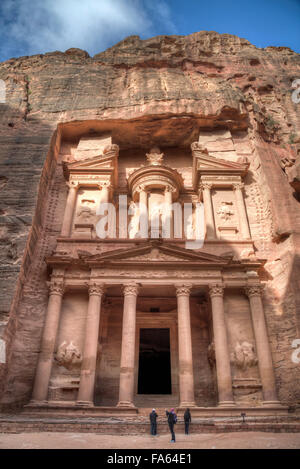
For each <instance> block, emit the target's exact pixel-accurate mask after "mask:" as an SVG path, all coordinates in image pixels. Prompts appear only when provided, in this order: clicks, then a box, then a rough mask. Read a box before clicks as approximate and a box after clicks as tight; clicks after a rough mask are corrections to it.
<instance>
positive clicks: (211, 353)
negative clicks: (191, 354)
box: [207, 342, 216, 367]
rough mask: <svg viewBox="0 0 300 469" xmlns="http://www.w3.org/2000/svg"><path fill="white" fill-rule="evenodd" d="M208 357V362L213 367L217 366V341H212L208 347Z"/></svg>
mask: <svg viewBox="0 0 300 469" xmlns="http://www.w3.org/2000/svg"><path fill="white" fill-rule="evenodd" d="M207 359H208V363H209V365H210V366H211V367H213V366H215V364H216V351H215V343H214V342H211V344H209V346H208V347H207Z"/></svg>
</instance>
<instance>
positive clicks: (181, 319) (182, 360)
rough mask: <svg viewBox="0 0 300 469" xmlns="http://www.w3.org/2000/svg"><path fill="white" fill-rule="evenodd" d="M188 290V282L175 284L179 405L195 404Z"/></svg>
mask: <svg viewBox="0 0 300 469" xmlns="http://www.w3.org/2000/svg"><path fill="white" fill-rule="evenodd" d="M190 291H191V285H190V284H185V285H179V286H176V295H177V309H178V350H179V393H180V407H192V406H195V397H194V371H193V352H192V335H191V319H190Z"/></svg>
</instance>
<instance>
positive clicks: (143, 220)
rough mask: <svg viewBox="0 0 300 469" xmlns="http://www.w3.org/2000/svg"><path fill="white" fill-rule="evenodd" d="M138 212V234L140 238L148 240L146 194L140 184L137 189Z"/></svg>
mask: <svg viewBox="0 0 300 469" xmlns="http://www.w3.org/2000/svg"><path fill="white" fill-rule="evenodd" d="M138 192H139V210H140V220H139V222H140V233H141V237H142V238H148V192H147V191H146V189H145V186H144V185H143V184H141V185H140V186H139V187H138Z"/></svg>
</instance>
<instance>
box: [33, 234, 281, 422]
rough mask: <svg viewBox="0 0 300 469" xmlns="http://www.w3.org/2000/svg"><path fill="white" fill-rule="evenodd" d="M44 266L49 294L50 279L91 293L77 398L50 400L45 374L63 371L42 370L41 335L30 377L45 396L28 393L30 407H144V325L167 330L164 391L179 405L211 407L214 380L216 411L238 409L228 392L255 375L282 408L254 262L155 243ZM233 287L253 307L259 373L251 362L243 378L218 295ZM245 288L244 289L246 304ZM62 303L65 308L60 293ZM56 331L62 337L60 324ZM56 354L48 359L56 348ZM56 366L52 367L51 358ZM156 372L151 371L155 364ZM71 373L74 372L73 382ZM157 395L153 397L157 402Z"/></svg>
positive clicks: (48, 331)
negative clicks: (237, 369)
mask: <svg viewBox="0 0 300 469" xmlns="http://www.w3.org/2000/svg"><path fill="white" fill-rule="evenodd" d="M48 264H49V266H51V267H52V268H53V273H52V279H51V283H50V288H51V291H54V288H52V287H51V285H53V284H54V282H55V285H57V284H58V283H59V282H61V283H62V284H63V285H64V292H65V294H66V295H68V294H69V296H70V298H72V294H73V293H72V292H78V291H82V292H83V291H85V292H87V291H88V293H89V297H88V298H89V299H88V305H87V314H86V319H85V328H84V334H83V335H84V340H83V341H82V343H83V347H82V350H83V353H82V357H81V358H82V359H81V371H80V373H79V375H78V377H79V388H78V391H77V396H76V397H75V400H66V401H65V402H64V399H62V396H63V393H62V394H61V395H60V397H59V399H57V398H56V399H53V398H52V399H51V379H50V377H51V376H52V377H53V376H56V374H57V373H59V371H60V370H58V369H55V370H52V375H51V370H50V371H49V372H48V374H47V375H46V374H40V373H39V370H40V369H43V367H42V363H43V360H44V356H46V355H45V350H46V348H47V343H44V342H43V343H42V350H41V354H40V361H39V365H38V367H37V375H36V383H38V384H39V386H38V389H43V390H44V393H43V395H40V394H41V391H39V395H38V397H39V399H37V398H36V396H35V395H33V398H34V402H33V404H34V405H44V406H45V405H46V406H47V405H48V406H49V405H50V406H53V405H57V404H58V403H59V405H66V406H68V408H72V406H73V408H74V409H75V408H76V409H80V408H82V407H84V408H89V409H91V408H94V407H95V404H96V407H97V408H99V409H101V408H102V407H103V409H104V408H107V407H109V408H110V409H111V412H112V413H113V412H114V411H113V410H112V408H113V407H115V406H117V408H118V409H119V410H120V411H123V410H124V411H125V412H127V411H129V410H130V409H131V411H133V412H134V411H137V406H138V407H144V406H145V405H143V401H144V402H145V403H150V402H149V399H151V398H153V396H152V395H151V394H150V395H149V396H144V395H143V394H142V392H139V389H138V376H139V364H140V360H139V358H140V355H139V354H140V337H141V335H140V334H141V330H142V329H147V328H148V329H155V328H157V329H168V330H169V340H170V354H169V356H170V378H171V383H170V384H171V386H170V387H171V393H170V394H169V395H168V397H169V399H170V400H169V401H170V402H172V405H173V403H174V406H177V408H178V409H182V408H184V407H193V408H195V409H200V408H201V409H202V408H206V407H207V408H208V407H209V408H211V407H212V402H211V401H209V400H208V399H209V398H207V397H206V396H207V395H208V394H209V393H211V394H213V388H214V386H215V388H216V391H217V393H216V400H215V406H216V407H215V408H216V409H217V408H218V409H224V410H225V409H229V410H230V409H231V411H235V409H240V405H239V403H237V402H235V397H234V389H235V388H236V387H237V386H241V385H239V381H238V379H240V380H241V379H242V384H243V383H245V382H247V383H248V385H249V383H250V384H251V382H252V383H253V382H254V378H253V377H255V376H257V380H256V384H255V385H256V386H257V387H258V388H259V389H261V390H262V393H263V396H266V397H265V401H266V402H264V401H262V404H264V407H265V408H266V407H267V406H273V407H278V406H279V407H280V405H279V402H278V401H276V389H275V380H274V379H273V381H272V376H273V367H272V359H271V354H270V352H269V354H268V353H267V354H265V353H263V348H264V350H265V351H267V352H268V350H270V348H269V343H268V338H267V336H266V334H265V332H264V331H265V330H266V329H265V327H264V326H263V325H264V324H265V322H264V321H265V320H264V313H263V307H262V303H261V302H260V307H259V308H258V307H257V304H258V301H259V300H258V299H257V298H258V296H259V295H260V294H261V287H260V283H259V280H258V277H257V276H256V275H254V272H255V269H257V268H259V266H260V264H259V262H258V261H248V262H247V263H246V262H243V263H240V262H238V261H232V259H228V258H225V257H219V256H214V255H212V254H208V253H204V252H202V253H196V252H191V251H187V250H186V249H184V248H181V247H178V246H174V245H172V244H171V243H169V244H167V243H161V242H158V241H155V242H144V243H141V244H140V245H139V246H138V247H133V248H131V249H120V250H119V251H118V252H113V253H109V254H105V253H104V254H99V255H98V254H97V255H93V256H90V255H89V256H84V255H83V256H81V259H80V261H77V262H75V261H74V259H71V258H66V257H63V256H62V257H59V256H54V257H52V258H49V259H48ZM120 277H121V278H122V282H120ZM185 279H187V280H186V281H185ZM245 289H246V290H245ZM231 290H232V291H236V292H238V294H239V295H240V296H241V298H242V300H241V301H243V303H241V304H243V305H246V304H247V303H248V305H249V318H248V319H249V324H250V326H249V328H250V329H251V318H252V321H253V322H254V324H253V331H254V334H253V338H254V340H259V344H258V343H257V342H256V344H255V349H256V350H257V356H258V360H259V362H258V369H259V373H260V375H258V374H257V375H256V374H255V373H256V372H257V373H258V371H257V370H256V371H255V370H254V369H253V372H251V373H252V374H253V377H252V376H251V374H250V373H248V375H246V377H245V378H238V376H239V375H238V374H237V373H236V374H235V375H234V376H233V370H234V368H233V366H234V365H233V363H234V362H233V358H232V355H233V351H232V344H231V343H230V342H231V338H230V330H229V328H228V321H229V319H230V317H229V316H230V311H228V310H227V309H226V307H225V306H226V304H225V303H226V301H227V300H226V298H225V300H226V301H225V302H224V297H226V294H227V293H230V292H231ZM60 291H62V290H60ZM245 292H246V293H247V294H248V293H249V297H250V301H249V299H248V298H247V297H246V296H245ZM104 295H105V296H104ZM254 296H255V298H256V299H255V301H256V303H255V308H254V300H253V298H254ZM60 304H61V305H62V306H61V307H62V308H63V305H64V297H62V301H61V303H60ZM52 305H53V301H52V300H51V297H50V300H49V307H48V313H47V318H48V315H50V317H51V315H53V312H52V309H53V306H52ZM244 307H245V306H243V308H244ZM55 308H56V309H55V314H56V317H58V318H59V317H60V315H61V314H62V313H61V311H58V309H59V308H58V307H57V305H56V303H55ZM102 316H103V317H102ZM47 318H46V323H45V332H44V336H45V337H48V336H51V337H52V336H53V340H54V342H56V343H57V337H56V336H57V327H56V329H55V330H54V329H53V327H52V322H53V321H52V322H51V321H50V320H48V319H47ZM258 321H259V324H260V330H259V331H258V330H257V322H258ZM56 322H57V321H56ZM56 322H55V324H56ZM99 324H100V327H99ZM116 326H117V327H118V331H119V332H118V333H117V332H116V330H117V329H116ZM120 326H121V327H120ZM105 329H106V332H105ZM250 333H252V332H251V331H250V332H249V331H248V334H250ZM61 334H62V337H63V331H61ZM262 343H263V345H262ZM57 345H58V346H59V343H57ZM150 345H151V343H150ZM230 347H231V350H230ZM208 350H210V352H211V351H212V350H213V353H212V354H210V356H208V355H207V352H208ZM56 353H57V352H56ZM48 355H49V354H48ZM52 355H53V357H54V353H53V352H52ZM199 356H200V357H201V359H199ZM54 358H55V357H54ZM40 362H41V364H40ZM108 362H110V367H111V369H112V370H113V373H111V374H109V373H108V371H107V363H108ZM117 362H118V363H119V364H118V365H117ZM208 363H209V365H208ZM52 365H53V367H54V368H55V367H57V365H56V364H55V363H53V362H52ZM49 366H50V367H51V364H50V365H48V367H49ZM140 366H141V365H140ZM209 366H210V368H209ZM204 370H205V371H204ZM153 374H154V376H155V370H153ZM71 375H72V373H70V376H71ZM74 376H75V374H74V373H73V375H72V379H73V381H74ZM243 379H244V381H243ZM245 380H248V381H245ZM251 380H252V381H251ZM46 381H47V382H46ZM41 383H42V385H41ZM116 383H117V384H116ZM260 383H261V384H260ZM243 385H244V384H243ZM209 386H211V388H210V390H208V387H209ZM35 389H36V388H35ZM104 389H105V391H104ZM116 390H117V393H118V396H116ZM114 396H115V397H114ZM217 396H218V397H217ZM159 398H160V397H158V398H157V399H156V400H155V402H156V406H157V407H158V406H159ZM174 401H175V402H174ZM161 402H162V405H165V404H166V402H165V399H163V398H161ZM206 403H209V405H208V406H207V405H205V404H206ZM147 406H148V405H146V407H147ZM149 406H150V407H151V404H150V405H149ZM199 411H200V410H199ZM200 412H201V411H200Z"/></svg>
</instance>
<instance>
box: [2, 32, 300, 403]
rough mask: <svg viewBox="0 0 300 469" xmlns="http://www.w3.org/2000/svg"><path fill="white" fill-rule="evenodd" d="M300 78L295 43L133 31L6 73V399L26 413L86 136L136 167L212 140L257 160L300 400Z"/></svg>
mask: <svg viewBox="0 0 300 469" xmlns="http://www.w3.org/2000/svg"><path fill="white" fill-rule="evenodd" d="M299 76H300V56H299V54H297V53H295V52H293V51H292V50H290V49H288V48H285V47H281V48H275V47H268V48H265V49H258V48H256V47H255V46H253V45H251V44H250V43H249V42H248V41H246V40H245V39H240V38H238V37H235V36H231V35H227V34H224V35H220V34H217V33H215V32H205V31H201V32H198V33H195V34H192V35H189V36H158V37H155V38H151V39H148V40H141V39H140V38H139V37H137V36H131V37H128V38H126V39H125V40H124V41H122V42H120V43H119V44H117V45H115V46H114V47H112V48H110V49H108V50H107V51H105V52H102V53H99V54H96V55H95V56H94V57H90V56H89V55H88V54H87V53H86V52H85V51H81V50H79V49H69V50H68V51H66V52H64V53H63V52H51V53H47V54H44V55H35V56H32V57H21V58H17V59H10V60H8V61H6V62H4V63H2V64H0V79H3V80H4V81H5V84H6V96H7V101H6V103H5V104H0V199H1V206H0V245H1V250H0V262H1V266H0V334H1V336H2V338H3V339H4V340H5V343H6V352H7V353H6V355H7V363H6V364H0V382H1V384H0V392H2V402H3V403H4V404H6V405H7V404H9V405H16V404H18V403H21V404H23V403H24V402H27V401H28V400H29V398H30V394H31V389H32V380H33V375H34V370H35V366H36V361H37V352H38V350H39V343H40V337H41V330H42V326H43V322H44V316H43V314H42V312H41V311H42V310H41V307H40V305H41V304H45V305H46V303H47V288H46V283H45V282H46V279H47V272H46V268H45V264H44V258H45V256H47V255H50V254H51V252H52V251H53V249H54V247H55V237H57V236H58V234H59V231H60V221H61V218H62V211H63V207H62V206H61V205H60V204H59V203H58V199H59V194H60V193H61V192H62V190H63V188H64V186H63V184H64V181H63V180H62V178H61V177H60V174H61V166H60V160H59V158H58V156H59V154H60V155H63V154H64V153H65V155H67V156H69V155H70V154H71V149H74V148H75V147H76V146H77V144H78V142H79V139H80V138H81V137H85V136H87V135H90V136H93V135H94V136H97V135H98V134H104V133H105V132H108V133H109V134H110V135H111V136H112V141H113V142H114V143H116V144H118V145H119V147H120V151H123V152H125V153H124V154H125V155H126V157H127V158H130V152H134V151H137V149H147V150H149V148H151V147H153V146H155V145H157V146H159V147H160V148H164V147H168V148H169V147H179V149H183V151H187V149H189V147H190V144H191V143H192V142H194V141H197V140H198V138H199V133H200V139H199V141H200V142H201V143H205V145H206V147H207V148H209V151H210V153H211V154H212V155H213V156H216V157H218V158H224V159H227V160H230V161H238V160H239V159H240V158H242V159H244V161H248V162H249V163H250V170H249V174H248V175H247V180H246V182H247V184H246V186H245V193H246V205H247V210H248V218H249V224H250V228H251V234H252V238H253V239H254V241H255V248H256V255H257V256H259V257H260V258H264V259H266V264H265V270H264V272H263V274H262V275H263V276H264V279H265V280H266V281H267V288H266V290H265V294H264V306H265V313H266V317H267V324H268V332H269V336H270V341H271V346H272V353H273V359H274V363H275V372H276V380H277V385H278V388H279V395H280V399H281V400H282V402H285V403H288V404H291V405H294V406H295V405H297V404H299V400H300V394H299V392H300V387H299V364H298V365H297V364H295V363H293V362H292V360H291V355H292V352H293V349H292V345H291V344H292V342H293V340H294V339H297V338H299V337H300V288H299V287H300V196H299V192H300V189H299V164H300V160H299V159H300V143H299V128H300V125H299V124H300V104H296V103H294V102H293V101H292V99H291V95H292V91H293V89H292V82H293V81H294V80H295V79H296V78H299ZM60 142H63V145H60ZM68 142H69V143H68ZM72 151H73V150H72ZM240 161H241V160H240ZM57 162H59V164H57ZM55 175H58V176H57V177H56V176H55ZM223 211H224V210H223ZM229 248H230V246H229ZM229 250H230V249H229ZM247 255H251V253H245V256H247ZM28 279H30V288H29V285H28ZM41 281H42V282H44V284H45V287H44V288H39V286H40V282H41ZM34 285H36V287H37V289H36V294H35V295H34V296H32V294H31V293H30V294H29V293H28V292H29V290H30V292H31V291H32V288H33V287H34ZM20 299H22V302H20ZM20 305H21V306H20ZM297 377H298V385H297Z"/></svg>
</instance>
